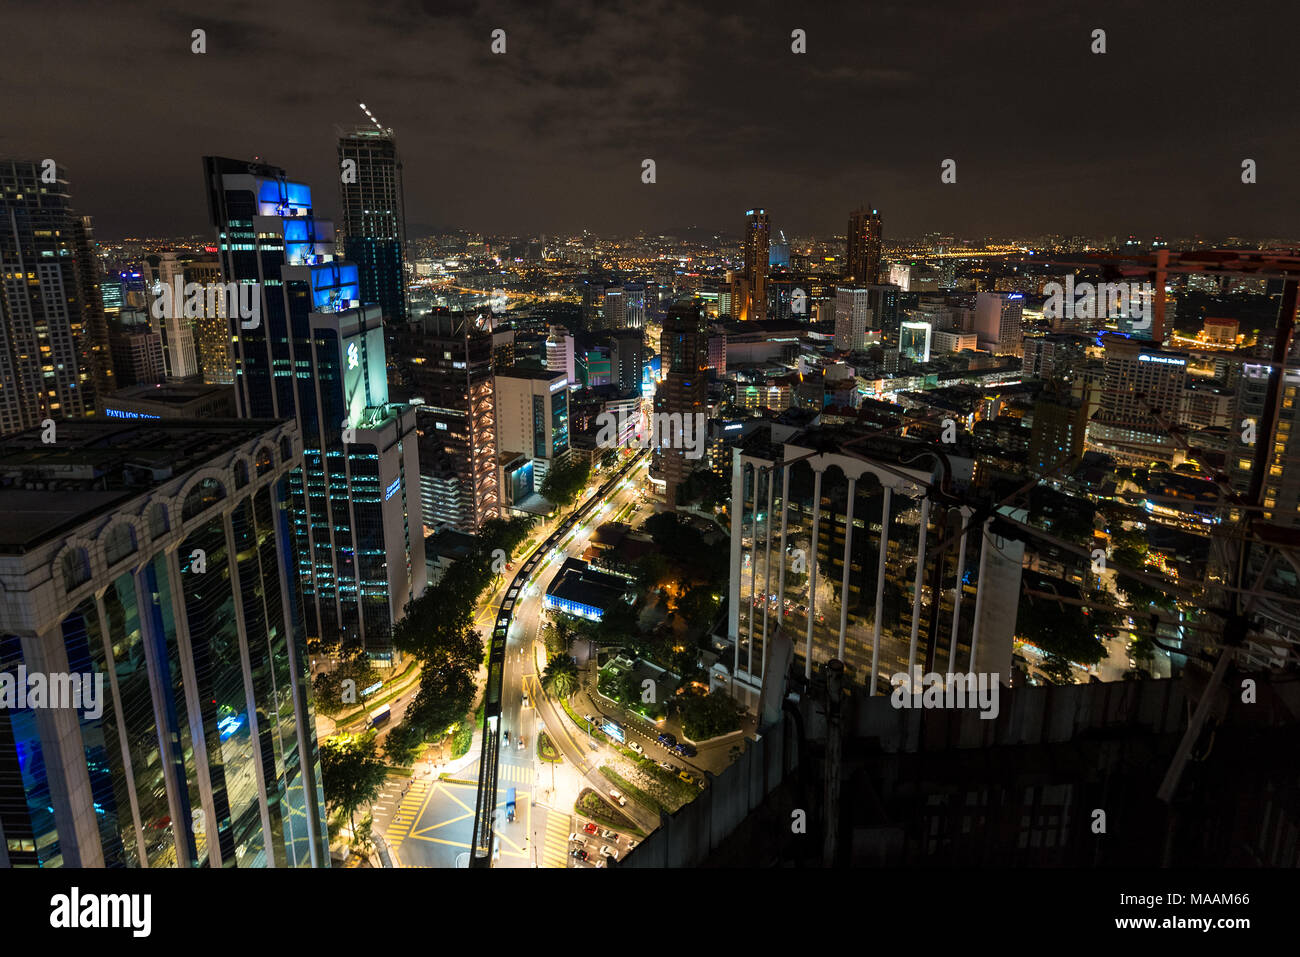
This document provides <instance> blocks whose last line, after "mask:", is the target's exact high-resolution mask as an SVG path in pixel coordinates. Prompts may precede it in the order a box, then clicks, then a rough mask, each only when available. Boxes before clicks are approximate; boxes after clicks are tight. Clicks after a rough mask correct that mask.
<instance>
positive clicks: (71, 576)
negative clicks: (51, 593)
mask: <svg viewBox="0 0 1300 957" xmlns="http://www.w3.org/2000/svg"><path fill="white" fill-rule="evenodd" d="M87 581H90V554H89V553H88V552H87V551H86V550H85V549H84V548H70V549H68V550H67V551H66V552H64V553H63V588H64V590H65V591H72V590H73V589H74V588H76V587H77V586H78V585H80V584H83V583H84V582H87Z"/></svg>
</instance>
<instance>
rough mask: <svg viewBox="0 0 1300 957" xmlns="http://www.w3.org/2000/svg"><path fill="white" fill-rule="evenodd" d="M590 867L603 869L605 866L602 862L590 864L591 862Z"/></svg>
mask: <svg viewBox="0 0 1300 957" xmlns="http://www.w3.org/2000/svg"><path fill="white" fill-rule="evenodd" d="M591 866H592V867H604V866H605V862H604V861H592V862H591Z"/></svg>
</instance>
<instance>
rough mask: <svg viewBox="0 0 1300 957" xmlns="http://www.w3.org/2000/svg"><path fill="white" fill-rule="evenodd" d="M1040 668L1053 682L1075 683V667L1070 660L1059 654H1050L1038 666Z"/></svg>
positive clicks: (1061, 683)
mask: <svg viewBox="0 0 1300 957" xmlns="http://www.w3.org/2000/svg"><path fill="white" fill-rule="evenodd" d="M1038 670H1039V671H1040V672H1041V673H1042V675H1043V677H1044V678H1046V679H1047V680H1048V681H1049V682H1050V683H1051V684H1054V685H1070V684H1074V668H1073V667H1072V666H1071V665H1070V662H1069V661H1067V660H1066V659H1065V658H1062V657H1061V656H1060V655H1058V654H1048V655H1047V656H1046V657H1045V658H1044V659H1043V663H1042V664H1041V665H1039V666H1038Z"/></svg>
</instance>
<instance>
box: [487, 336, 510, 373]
mask: <svg viewBox="0 0 1300 957" xmlns="http://www.w3.org/2000/svg"><path fill="white" fill-rule="evenodd" d="M514 364H515V331H514V330H513V329H494V330H492V370H493V371H494V372H495V371H496V370H497V369H509V368H510V367H511V366H512V365H514Z"/></svg>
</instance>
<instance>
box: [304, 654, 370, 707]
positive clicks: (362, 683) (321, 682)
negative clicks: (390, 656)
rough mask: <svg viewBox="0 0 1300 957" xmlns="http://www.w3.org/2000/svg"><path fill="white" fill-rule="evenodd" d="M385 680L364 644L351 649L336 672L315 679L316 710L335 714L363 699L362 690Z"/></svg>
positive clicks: (313, 682)
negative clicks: (382, 678)
mask: <svg viewBox="0 0 1300 957" xmlns="http://www.w3.org/2000/svg"><path fill="white" fill-rule="evenodd" d="M379 680H381V676H380V674H379V671H378V670H377V669H376V668H375V666H374V664H373V663H372V662H371V660H370V657H369V656H368V655H367V654H366V653H365V651H364V650H362V649H361V648H360V647H357V646H354V647H352V648H350V649H348V650H347V651H346V652H345V653H344V656H343V660H342V661H340V662H339V666H338V667H337V668H335V669H334V670H333V671H329V672H321V673H319V674H317V675H316V677H315V678H314V679H312V691H313V692H314V693H315V703H316V710H317V711H320V712H322V713H323V714H327V715H330V716H331V717H333V716H334V715H336V714H339V713H340V712H342V711H345V710H347V709H349V708H355V707H356V706H357V705H358V704H359V703H360V701H361V692H362V691H363V690H365V689H366V688H369V687H370V686H371V685H373V684H374V683H375V682H377V681H379Z"/></svg>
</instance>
